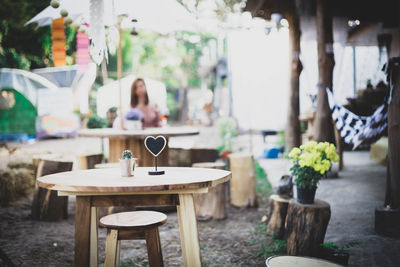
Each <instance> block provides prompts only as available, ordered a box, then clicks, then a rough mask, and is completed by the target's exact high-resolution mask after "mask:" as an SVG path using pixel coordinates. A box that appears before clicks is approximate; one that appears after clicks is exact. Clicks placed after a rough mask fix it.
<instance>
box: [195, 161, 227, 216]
mask: <svg viewBox="0 0 400 267" xmlns="http://www.w3.org/2000/svg"><path fill="white" fill-rule="evenodd" d="M192 167H194V168H212V169H220V170H224V169H225V164H224V163H222V162H220V163H219V162H203V163H194V164H193V165H192ZM226 186H227V183H223V184H219V185H217V186H215V187H212V188H210V189H209V190H208V193H205V194H194V195H193V200H194V207H195V210H196V216H197V219H198V220H204V221H205V220H210V219H216V220H222V219H225V218H226V209H225V199H226Z"/></svg>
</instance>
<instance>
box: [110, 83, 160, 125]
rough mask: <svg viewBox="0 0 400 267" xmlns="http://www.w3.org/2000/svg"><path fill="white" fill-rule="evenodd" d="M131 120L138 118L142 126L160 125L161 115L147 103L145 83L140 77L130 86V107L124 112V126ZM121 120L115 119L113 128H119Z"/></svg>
mask: <svg viewBox="0 0 400 267" xmlns="http://www.w3.org/2000/svg"><path fill="white" fill-rule="evenodd" d="M132 120H140V121H142V123H143V127H144V128H148V127H161V116H160V112H159V111H158V108H157V107H156V106H154V105H150V104H149V96H148V94H147V89H146V84H145V83H144V80H143V79H141V78H138V79H136V80H135V81H134V82H133V83H132V86H131V108H130V110H129V111H128V112H127V113H126V114H124V128H125V129H129V130H132V128H131V127H127V126H128V124H130V122H131V121H132ZM120 124H121V122H120V121H119V120H117V119H116V120H115V121H114V124H113V128H120Z"/></svg>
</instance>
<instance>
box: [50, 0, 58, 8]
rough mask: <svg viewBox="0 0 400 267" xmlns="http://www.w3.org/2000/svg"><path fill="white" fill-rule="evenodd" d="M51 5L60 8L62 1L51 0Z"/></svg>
mask: <svg viewBox="0 0 400 267" xmlns="http://www.w3.org/2000/svg"><path fill="white" fill-rule="evenodd" d="M50 6H51V7H52V8H58V7H59V6H60V2H59V1H58V0H51V2H50Z"/></svg>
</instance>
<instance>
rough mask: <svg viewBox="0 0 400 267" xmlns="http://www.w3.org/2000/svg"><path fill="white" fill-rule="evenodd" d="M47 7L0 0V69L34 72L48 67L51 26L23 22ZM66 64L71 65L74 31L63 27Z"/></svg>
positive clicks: (41, 2) (41, 0)
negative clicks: (36, 69) (31, 70)
mask: <svg viewBox="0 0 400 267" xmlns="http://www.w3.org/2000/svg"><path fill="white" fill-rule="evenodd" d="M48 5H49V0H36V1H25V0H2V1H1V5H0V67H7V68H18V69H25V70H29V69H34V68H42V67H48V66H50V65H51V64H52V59H51V29H50V26H45V27H40V28H38V27H37V25H35V23H33V24H29V25H26V26H25V23H26V22H27V21H28V20H29V19H31V18H32V17H34V16H35V15H36V14H37V13H39V12H40V11H42V10H43V9H44V8H46V7H47V6H48ZM66 48H67V61H68V62H69V63H73V58H72V57H71V56H72V55H73V52H74V51H75V50H76V39H75V30H74V29H72V27H69V26H67V27H66Z"/></svg>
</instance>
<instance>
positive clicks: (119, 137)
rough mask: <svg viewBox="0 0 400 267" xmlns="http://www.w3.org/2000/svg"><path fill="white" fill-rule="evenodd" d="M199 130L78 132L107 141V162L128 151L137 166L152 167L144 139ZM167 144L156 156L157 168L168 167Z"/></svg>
mask: <svg viewBox="0 0 400 267" xmlns="http://www.w3.org/2000/svg"><path fill="white" fill-rule="evenodd" d="M197 134H199V130H198V129H197V128H194V127H189V126H182V127H162V128H146V129H144V130H117V129H112V128H101V129H83V130H80V131H79V132H78V135H79V136H83V137H100V138H108V140H109V155H108V162H118V160H119V159H120V158H121V154H122V151H124V150H126V149H129V150H131V151H132V155H133V156H134V157H135V158H138V161H137V162H138V164H139V166H153V164H154V157H153V156H152V155H151V154H150V153H149V152H148V151H147V149H146V147H145V146H144V139H145V138H146V137H147V136H149V135H151V136H154V137H157V136H159V135H162V136H164V137H165V138H166V139H167V142H168V140H169V137H171V136H185V135H197ZM168 154H169V149H168V143H167V146H166V147H165V149H164V151H163V152H162V153H161V154H160V155H159V156H158V165H159V166H168V159H169V156H168Z"/></svg>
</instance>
